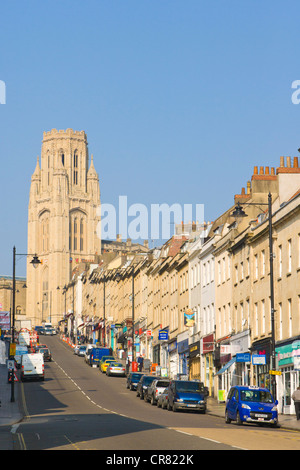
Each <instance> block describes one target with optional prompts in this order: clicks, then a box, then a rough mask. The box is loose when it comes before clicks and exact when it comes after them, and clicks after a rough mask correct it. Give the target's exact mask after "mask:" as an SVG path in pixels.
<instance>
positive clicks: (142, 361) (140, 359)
mask: <svg viewBox="0 0 300 470" xmlns="http://www.w3.org/2000/svg"><path fill="white" fill-rule="evenodd" d="M143 363H144V358H143V356H142V355H141V356H139V357H138V364H139V372H142V370H143Z"/></svg>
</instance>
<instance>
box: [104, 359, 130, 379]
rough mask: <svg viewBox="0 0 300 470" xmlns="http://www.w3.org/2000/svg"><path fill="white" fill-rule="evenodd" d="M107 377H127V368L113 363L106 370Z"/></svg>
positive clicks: (118, 363)
mask: <svg viewBox="0 0 300 470" xmlns="http://www.w3.org/2000/svg"><path fill="white" fill-rule="evenodd" d="M106 375H118V376H121V377H125V375H126V374H125V366H124V365H123V364H121V363H120V362H111V363H110V364H109V365H108V367H107V369H106Z"/></svg>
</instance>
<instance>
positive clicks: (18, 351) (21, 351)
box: [15, 344, 28, 368]
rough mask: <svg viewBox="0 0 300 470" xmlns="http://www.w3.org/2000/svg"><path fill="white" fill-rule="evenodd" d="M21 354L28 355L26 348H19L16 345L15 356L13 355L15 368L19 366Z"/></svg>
mask: <svg viewBox="0 0 300 470" xmlns="http://www.w3.org/2000/svg"><path fill="white" fill-rule="evenodd" d="M23 354H28V348H27V346H20V345H19V344H17V345H16V354H15V361H16V363H17V368H20V366H21V357H22V356H23Z"/></svg>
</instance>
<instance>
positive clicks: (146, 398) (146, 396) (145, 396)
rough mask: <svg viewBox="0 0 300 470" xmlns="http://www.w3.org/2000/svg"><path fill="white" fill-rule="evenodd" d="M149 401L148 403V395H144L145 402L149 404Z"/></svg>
mask: <svg viewBox="0 0 300 470" xmlns="http://www.w3.org/2000/svg"><path fill="white" fill-rule="evenodd" d="M147 401H148V395H146V394H145V395H144V402H146V403H147Z"/></svg>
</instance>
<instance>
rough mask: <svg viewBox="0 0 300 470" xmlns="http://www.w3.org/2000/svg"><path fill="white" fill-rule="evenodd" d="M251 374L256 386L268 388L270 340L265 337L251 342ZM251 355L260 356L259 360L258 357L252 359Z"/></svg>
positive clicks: (269, 382) (269, 384) (269, 385)
mask: <svg viewBox="0 0 300 470" xmlns="http://www.w3.org/2000/svg"><path fill="white" fill-rule="evenodd" d="M251 352H252V376H253V383H252V385H256V386H258V387H263V388H268V389H269V390H270V387H271V381H270V374H269V371H270V356H271V340H270V338H267V339H266V340H262V341H257V342H255V343H253V344H252V347H251ZM253 356H262V359H263V358H264V359H263V360H261V361H259V360H258V359H259V358H256V359H255V360H253Z"/></svg>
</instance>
